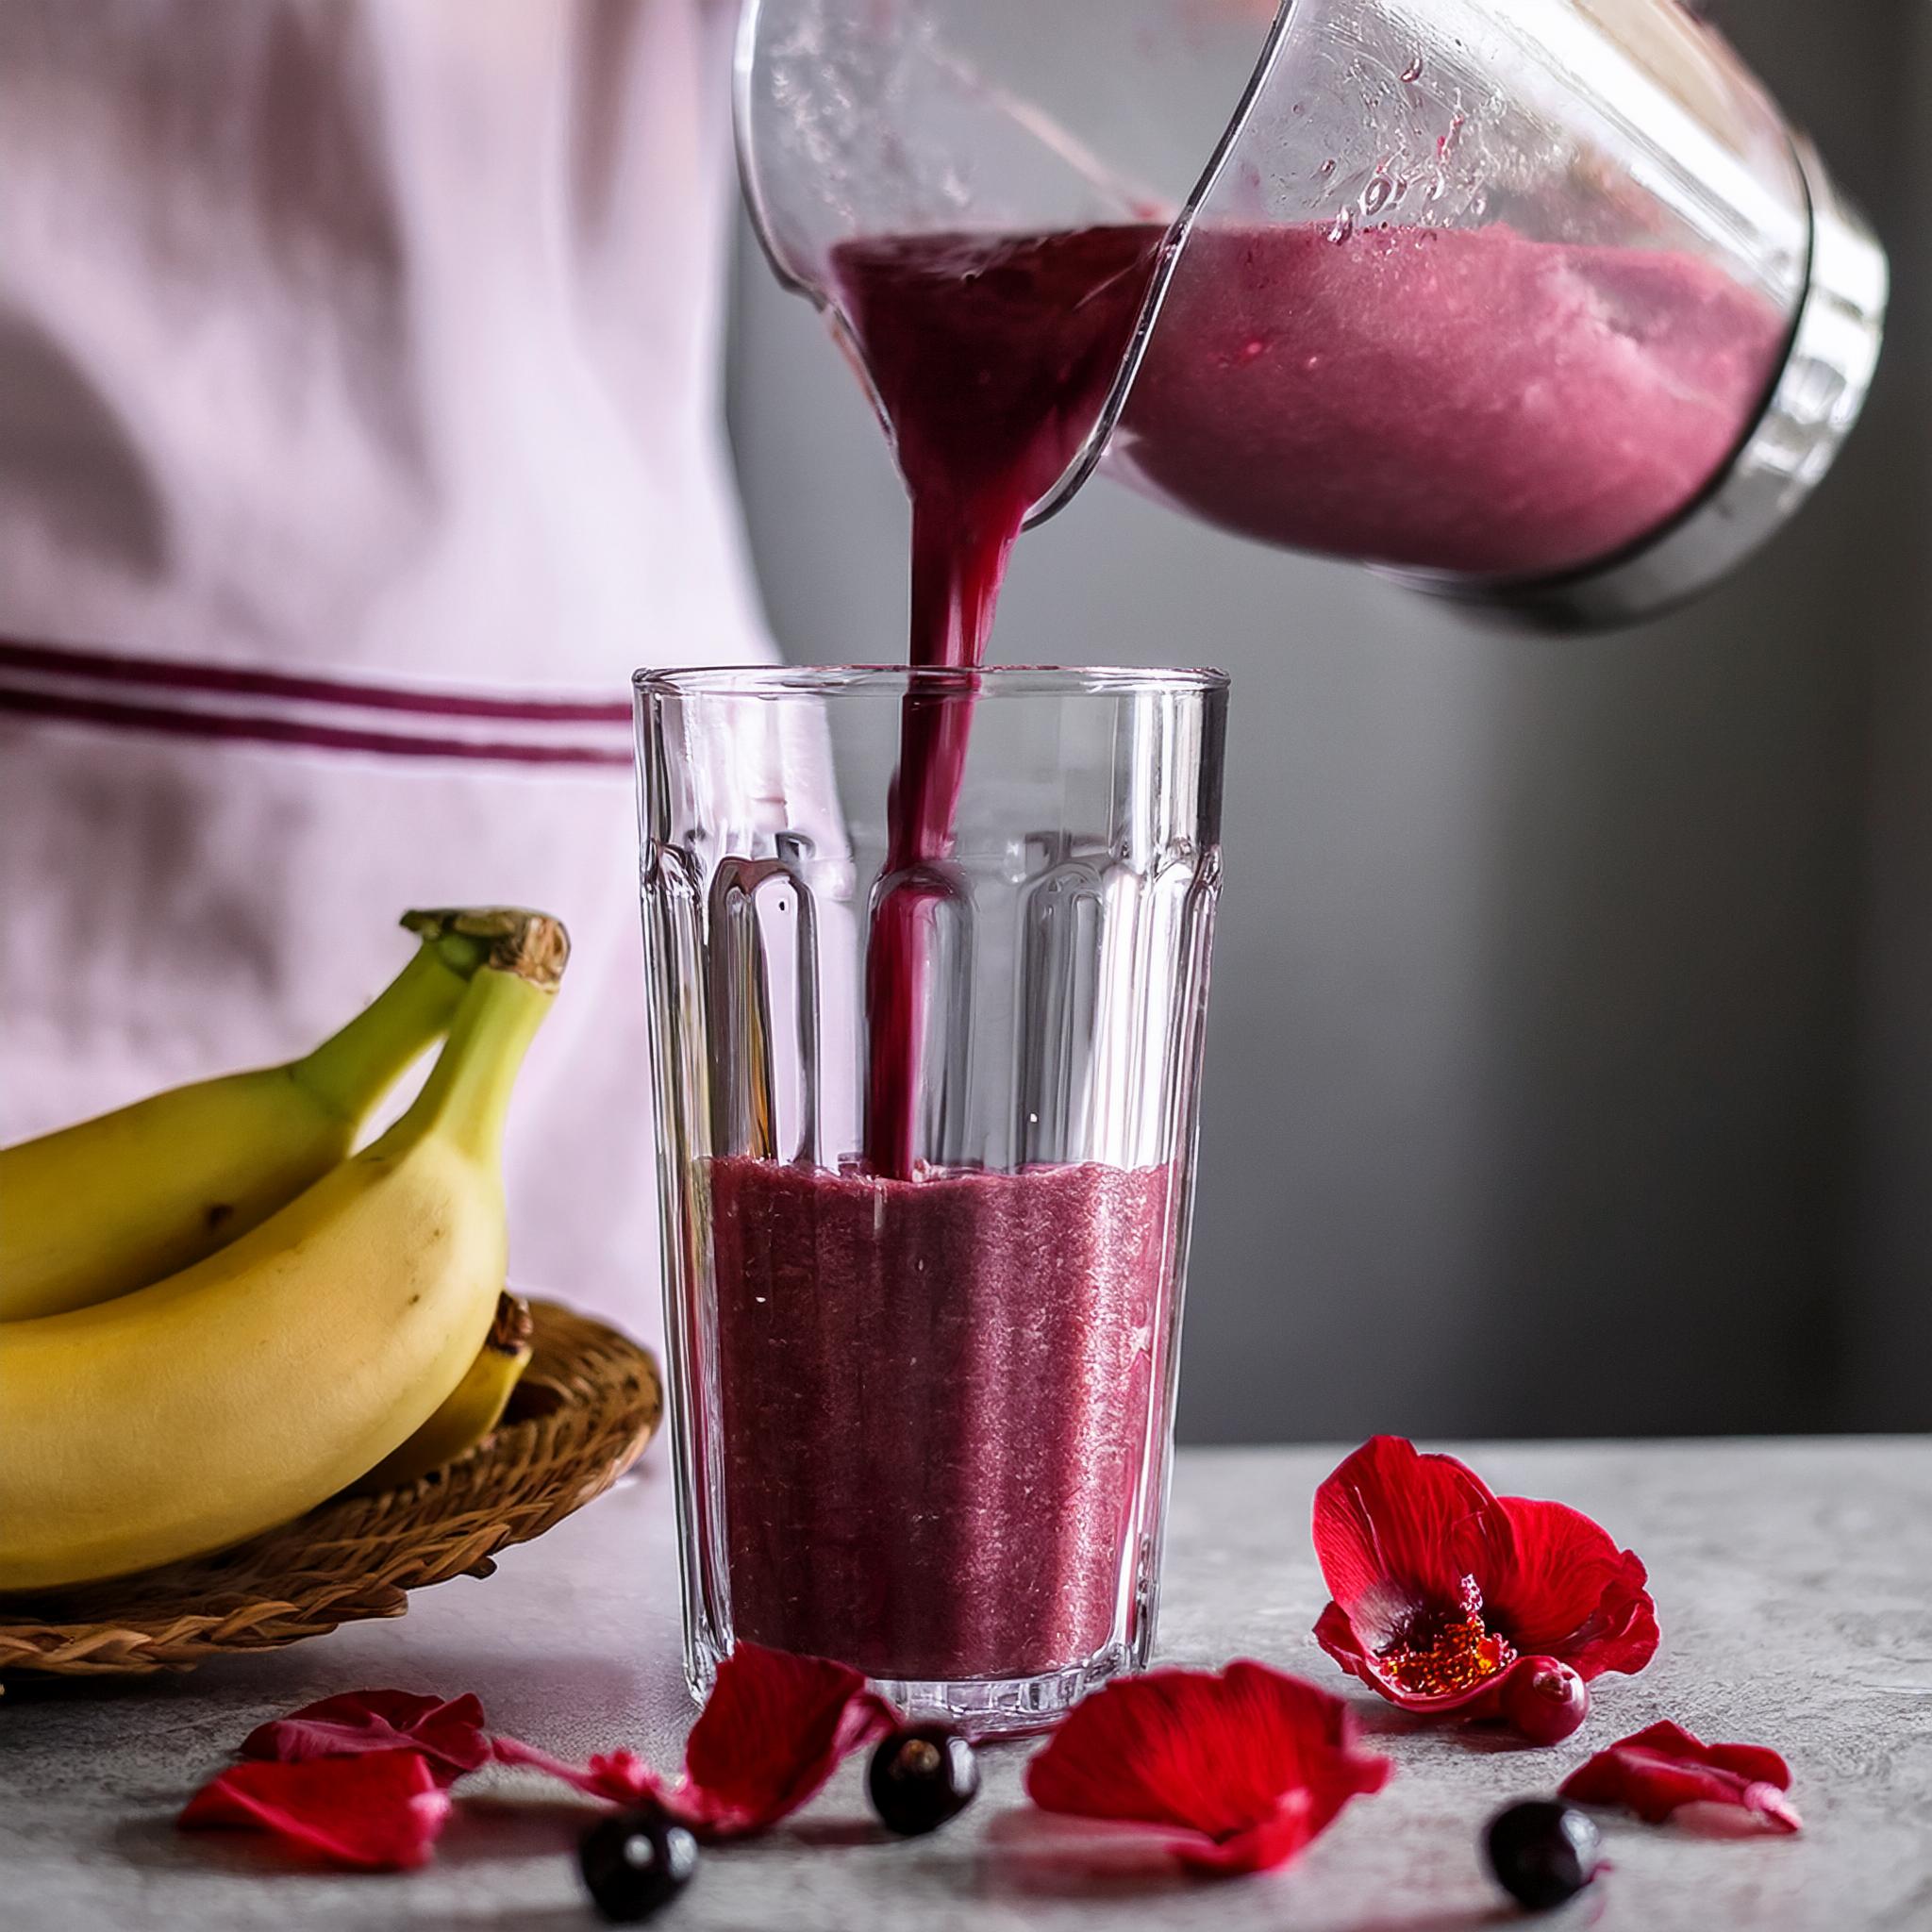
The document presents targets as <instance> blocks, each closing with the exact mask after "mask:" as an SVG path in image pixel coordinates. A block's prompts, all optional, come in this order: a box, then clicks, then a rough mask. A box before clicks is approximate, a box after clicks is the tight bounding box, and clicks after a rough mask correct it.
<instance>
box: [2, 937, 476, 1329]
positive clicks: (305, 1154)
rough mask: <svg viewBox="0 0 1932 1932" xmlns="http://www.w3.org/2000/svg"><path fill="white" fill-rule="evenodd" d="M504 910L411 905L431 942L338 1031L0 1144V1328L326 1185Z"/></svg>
mask: <svg viewBox="0 0 1932 1932" xmlns="http://www.w3.org/2000/svg"><path fill="white" fill-rule="evenodd" d="M502 917H503V915H491V914H468V913H449V912H411V913H408V914H406V915H405V917H404V920H403V924H405V925H406V926H408V927H409V928H410V929H411V930H412V931H414V932H416V933H418V934H419V935H420V936H421V938H422V940H423V941H424V943H423V945H422V947H421V949H420V950H419V951H418V952H417V954H416V956H415V958H412V959H411V960H410V961H409V963H408V965H407V966H405V967H404V968H403V970H402V972H401V974H398V976H397V977H396V978H395V979H394V980H392V981H391V983H390V985H389V987H388V988H387V989H386V990H385V991H383V992H382V993H381V994H380V995H379V996H378V997H377V998H376V999H375V1002H374V1003H373V1004H372V1005H370V1006H369V1007H367V1008H364V1010H363V1011H361V1012H360V1013H358V1014H357V1016H356V1017H355V1018H354V1019H353V1020H351V1021H350V1022H349V1024H347V1025H346V1026H344V1027H343V1028H342V1029H341V1032H339V1033H336V1034H334V1035H332V1036H331V1037H330V1038H329V1039H327V1040H325V1041H323V1043H322V1044H321V1045H320V1046H318V1047H317V1048H316V1049H315V1051H314V1052H313V1053H310V1054H308V1055H307V1056H305V1057H304V1058H301V1059H298V1060H293V1061H291V1062H290V1063H289V1064H288V1065H287V1066H280V1067H262V1068H258V1069H257V1070H255V1071H253V1072H250V1073H245V1074H226V1075H225V1076H223V1077H222V1078H220V1079H214V1080H200V1081H196V1082H195V1083H194V1084H193V1085H192V1086H189V1087H177V1088H174V1089H172V1090H171V1091H168V1092H166V1093H157V1094H155V1095H153V1096H152V1097H151V1098H150V1099H147V1100H142V1101H139V1102H137V1103H136V1104H135V1105H134V1106H132V1107H125V1108H121V1109H120V1110H119V1111H118V1112H115V1113H109V1114H103V1115H102V1116H101V1117H100V1118H99V1119H97V1120H91V1121H82V1122H81V1123H79V1124H77V1125H75V1126H72V1127H65V1128H62V1129H61V1130H60V1131H59V1132H58V1133H55V1134H47V1135H43V1136H42V1138H41V1139H39V1140H36V1141H22V1142H21V1143H20V1144H19V1145H18V1146H14V1147H8V1148H0V1321H19V1320H22V1319H25V1318H27V1317H31V1316H36V1315H58V1314H60V1313H62V1312H63V1311H65V1310H66V1309H69V1308H81V1307H90V1306H92V1304H93V1303H95V1302H102V1301H107V1300H108V1299H109V1298H110V1297H111V1296H114V1295H118V1294H125V1292H126V1291H128V1290H129V1289H134V1288H142V1287H144V1286H145V1285H146V1284H147V1283H148V1282H151V1281H159V1280H160V1279H162V1278H163V1277H164V1276H165V1275H169V1274H175V1273H177V1272H178V1271H179V1270H181V1269H183V1268H186V1267H189V1266H191V1265H192V1263H193V1262H196V1261H198V1260H200V1259H201V1258H202V1257H204V1256H206V1255H211V1254H213V1253H214V1252H215V1251H216V1250H217V1249H219V1248H222V1247H225V1246H226V1245H227V1243H228V1242H229V1241H234V1240H236V1239H237V1238H238V1237H240V1236H242V1235H243V1234H246V1233H247V1232H248V1230H249V1229H250V1228H252V1227H254V1226H256V1225H257V1224H259V1223H260V1222H262V1221H264V1220H265V1219H266V1218H267V1217H268V1216H269V1215H271V1214H273V1213H274V1212H275V1209H276V1208H280V1207H282V1206H283V1205H284V1204H286V1203H287V1202H290V1201H292V1200H293V1199H294V1198H295V1196H296V1195H297V1194H299V1193H300V1192H301V1191H302V1190H303V1189H304V1188H306V1187H308V1185H309V1184H310V1183H311V1182H312V1181H315V1180H318V1179H320V1178H321V1176H322V1175H323V1174H326V1173H327V1172H328V1171H329V1169H330V1168H332V1167H334V1166H335V1165H336V1163H337V1162H338V1161H340V1160H341V1159H342V1158H345V1157H346V1156H347V1154H348V1152H349V1149H350V1148H351V1147H352V1146H353V1145H354V1144H355V1141H356V1138H357V1135H358V1133H359V1132H360V1130H361V1127H362V1124H363V1122H364V1121H365V1120H366V1119H367V1118H368V1115H369V1113H370V1111H371V1109H372V1108H374V1107H375V1104H376V1102H377V1101H379V1100H380V1099H381V1098H382V1096H383V1094H385V1093H386V1092H387V1091H389V1089H390V1088H391V1086H393V1085H394V1083H395V1081H396V1078H397V1076H398V1075H399V1074H401V1073H402V1072H403V1070H404V1069H405V1068H406V1067H408V1065H409V1064H410V1063H411V1062H412V1061H413V1060H414V1059H416V1058H417V1057H418V1056H419V1055H420V1054H421V1053H422V1052H423V1050H424V1048H425V1047H426V1046H428V1045H429V1044H430V1043H431V1042H432V1041H435V1040H437V1039H439V1038H440V1037H441V1034H442V1032H443V1029H444V1028H445V1027H446V1026H447V1025H448V1024H449V1019H450V1015H451V1014H452V1013H453V1012H455V1011H456V1008H457V1002H458V1000H459V999H460V998H461V997H462V992H463V987H464V985H465V983H466V981H467V980H468V978H469V975H470V974H472V973H473V972H474V971H475V966H476V962H477V960H478V959H479V958H482V957H483V955H484V953H485V951H486V950H487V946H488V941H489V939H490V937H491V933H490V929H489V927H488V925H487V924H482V923H484V922H488V921H489V920H491V918H497V919H499V920H500V919H501V918H502ZM479 924H482V929H481V930H478V929H477V928H478V926H479Z"/></svg>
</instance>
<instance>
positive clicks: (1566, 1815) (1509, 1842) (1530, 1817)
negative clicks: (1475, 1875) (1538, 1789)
mask: <svg viewBox="0 0 1932 1932" xmlns="http://www.w3.org/2000/svg"><path fill="white" fill-rule="evenodd" d="M1483 1840H1484V1846H1485V1849H1486V1850H1487V1851H1488V1853H1489V1857H1490V1870H1491V1872H1493V1873H1494V1874H1496V1883H1497V1884H1498V1885H1500V1886H1501V1887H1502V1888H1503V1890H1505V1891H1507V1893H1508V1894H1509V1896H1510V1897H1511V1898H1513V1899H1514V1900H1515V1901H1516V1902H1517V1904H1518V1905H1522V1906H1527V1907H1529V1909H1530V1910H1531V1911H1533V1912H1546V1911H1548V1910H1549V1909H1550V1907H1552V1906H1559V1905H1561V1904H1562V1903H1563V1901H1564V1900H1565V1899H1569V1898H1574V1897H1575V1896H1576V1894H1577V1893H1578V1892H1579V1891H1581V1890H1583V1888H1584V1887H1585V1886H1586V1885H1588V1884H1589V1883H1590V1881H1591V1879H1592V1878H1594V1877H1595V1876H1596V1866H1597V1853H1598V1849H1599V1841H1598V1839H1597V1835H1596V1826H1595V1825H1594V1824H1591V1822H1590V1820H1589V1819H1588V1818H1586V1817H1585V1816H1584V1815H1583V1813H1582V1812H1581V1811H1579V1810H1577V1809H1576V1808H1575V1807H1574V1806H1573V1805H1564V1804H1561V1803H1559V1802H1558V1801H1557V1799H1555V1798H1526V1799H1524V1801H1523V1802H1522V1803H1521V1804H1518V1805H1510V1806H1507V1807H1505V1808H1504V1809H1503V1810H1501V1811H1498V1812H1497V1813H1496V1815H1495V1816H1494V1817H1493V1818H1492V1819H1491V1820H1490V1823H1489V1826H1488V1828H1487V1829H1486V1830H1485V1832H1484V1834H1483Z"/></svg>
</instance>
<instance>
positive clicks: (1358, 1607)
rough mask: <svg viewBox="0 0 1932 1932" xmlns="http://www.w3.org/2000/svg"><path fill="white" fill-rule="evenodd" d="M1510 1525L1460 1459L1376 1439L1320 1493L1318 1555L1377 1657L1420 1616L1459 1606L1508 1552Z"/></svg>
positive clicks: (1334, 1592)
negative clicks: (1497, 1554)
mask: <svg viewBox="0 0 1932 1932" xmlns="http://www.w3.org/2000/svg"><path fill="white" fill-rule="evenodd" d="M1508 1540H1509V1524H1508V1520H1507V1517H1506V1516H1505V1515H1504V1514H1503V1511H1502V1507H1501V1506H1500V1505H1499V1504H1498V1503H1497V1501H1496V1499H1495V1497H1494V1496H1492V1495H1491V1493H1490V1491H1489V1489H1488V1487H1487V1486H1486V1485H1485V1484H1484V1483H1483V1481H1482V1479H1481V1478H1480V1477H1479V1476H1477V1475H1476V1474H1474V1472H1473V1471H1472V1470H1469V1469H1467V1468H1465V1467H1464V1466H1463V1464H1461V1463H1459V1462H1457V1459H1456V1458H1455V1457H1453V1456H1423V1455H1420V1454H1418V1452H1417V1450H1416V1447H1415V1444H1414V1443H1412V1442H1407V1441H1403V1439H1402V1438H1401V1437H1400V1436H1372V1437H1371V1438H1370V1439H1369V1441H1366V1442H1364V1443H1363V1444H1362V1446H1361V1447H1360V1448H1359V1449H1357V1451H1356V1452H1355V1454H1354V1455H1353V1456H1351V1457H1347V1458H1346V1459H1345V1460H1344V1461H1343V1462H1342V1463H1341V1466H1340V1467H1339V1468H1338V1469H1337V1470H1336V1471H1335V1472H1334V1474H1332V1475H1330V1476H1329V1477H1328V1479H1327V1481H1326V1482H1324V1484H1323V1485H1322V1487H1321V1488H1320V1489H1319V1490H1317V1491H1315V1556H1316V1558H1317V1560H1319V1562H1320V1563H1321V1565H1322V1574H1323V1575H1324V1577H1325V1578H1326V1579H1327V1583H1328V1594H1329V1595H1330V1596H1332V1597H1333V1598H1334V1599H1335V1601H1336V1602H1337V1603H1338V1604H1339V1605H1341V1608H1342V1611H1343V1612H1344V1614H1345V1615H1346V1616H1347V1618H1348V1621H1349V1623H1350V1624H1352V1625H1353V1626H1354V1630H1355V1633H1356V1636H1357V1641H1359V1642H1360V1643H1361V1644H1363V1645H1365V1646H1366V1648H1367V1650H1368V1652H1369V1653H1370V1654H1371V1655H1373V1654H1374V1653H1375V1652H1378V1651H1382V1650H1386V1649H1387V1648H1388V1647H1389V1646H1390V1645H1391V1643H1394V1642H1396V1641H1398V1640H1399V1639H1400V1638H1401V1637H1402V1635H1403V1632H1404V1629H1405V1627H1406V1626H1407V1624H1408V1622H1409V1620H1410V1619H1411V1618H1412V1617H1414V1616H1415V1614H1416V1613H1417V1612H1418V1611H1423V1610H1433V1609H1441V1608H1443V1607H1447V1606H1449V1605H1452V1604H1455V1603H1457V1601H1459V1599H1460V1597H1461V1594H1462V1581H1463V1578H1464V1577H1466V1576H1474V1577H1475V1579H1476V1580H1477V1582H1478V1583H1480V1582H1481V1581H1482V1580H1483V1579H1484V1578H1485V1577H1486V1576H1487V1575H1488V1574H1490V1572H1491V1569H1492V1568H1493V1567H1494V1559H1493V1556H1492V1552H1494V1551H1496V1550H1497V1549H1499V1548H1504V1549H1507V1545H1508Z"/></svg>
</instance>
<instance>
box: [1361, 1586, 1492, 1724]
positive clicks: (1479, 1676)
mask: <svg viewBox="0 0 1932 1932" xmlns="http://www.w3.org/2000/svg"><path fill="white" fill-rule="evenodd" d="M1515 1661H1516V1646H1515V1645H1514V1644H1512V1643H1511V1642H1510V1641H1509V1640H1508V1639H1507V1637H1505V1636H1504V1635H1503V1634H1502V1633H1501V1632H1500V1631H1497V1630H1491V1629H1490V1628H1489V1626H1488V1625H1487V1624H1484V1622H1483V1593H1482V1591H1480V1590H1478V1589H1477V1588H1476V1582H1475V1578H1474V1577H1473V1576H1465V1577H1464V1578H1463V1579H1462V1601H1461V1603H1460V1605H1459V1606H1458V1607H1457V1608H1456V1609H1455V1610H1452V1611H1450V1612H1448V1613H1447V1614H1446V1615H1439V1616H1436V1617H1431V1618H1428V1619H1426V1620H1425V1621H1418V1622H1417V1623H1414V1624H1410V1625H1409V1627H1408V1628H1407V1630H1405V1631H1404V1632H1403V1634H1402V1636H1401V1637H1400V1638H1398V1639H1397V1640H1396V1641H1395V1642H1393V1643H1391V1645H1390V1646H1389V1648H1388V1649H1387V1650H1384V1651H1381V1652H1378V1653H1377V1655H1376V1657H1375V1662H1376V1664H1377V1666H1378V1667H1379V1668H1380V1670H1381V1673H1382V1674H1383V1675H1384V1676H1385V1677H1387V1678H1388V1680H1389V1681H1390V1682H1391V1684H1393V1685H1394V1686H1395V1688H1396V1689H1397V1690H1398V1691H1402V1692H1403V1693H1404V1694H1405V1695H1406V1696H1409V1697H1449V1696H1456V1695H1459V1694H1460V1693H1461V1692H1462V1691H1474V1689H1475V1688H1476V1686H1477V1685H1478V1684H1483V1683H1487V1682H1488V1681H1489V1679H1490V1678H1491V1677H1493V1676H1495V1675H1496V1674H1498V1673H1499V1672H1501V1671H1506V1670H1507V1669H1508V1668H1509V1666H1510V1665H1511V1664H1513V1663H1514V1662H1515Z"/></svg>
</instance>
